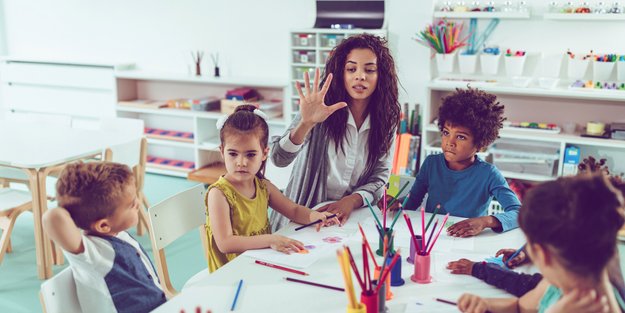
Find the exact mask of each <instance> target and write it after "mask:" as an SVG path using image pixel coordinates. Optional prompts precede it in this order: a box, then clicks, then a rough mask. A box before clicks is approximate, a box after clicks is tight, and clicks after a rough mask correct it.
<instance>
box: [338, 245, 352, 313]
mask: <svg viewBox="0 0 625 313" xmlns="http://www.w3.org/2000/svg"><path fill="white" fill-rule="evenodd" d="M336 256H337V259H338V260H339V265H340V266H341V272H342V273H343V281H344V282H345V294H346V295H347V301H349V307H350V308H355V303H353V302H352V297H351V293H350V291H349V286H348V283H347V277H348V275H349V274H348V273H347V268H346V267H345V262H344V261H343V252H341V250H337V251H336Z"/></svg>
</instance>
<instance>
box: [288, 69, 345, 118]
mask: <svg viewBox="0 0 625 313" xmlns="http://www.w3.org/2000/svg"><path fill="white" fill-rule="evenodd" d="M319 76H320V73H319V69H318V68H317V69H315V79H314V82H313V85H312V86H311V85H310V77H309V76H308V72H304V89H303V90H302V86H301V85H300V83H299V82H295V88H296V89H297V93H298V94H299V107H300V108H299V110H300V114H301V116H302V123H306V124H308V125H315V124H317V123H322V122H323V121H325V120H326V119H327V118H328V116H330V115H332V113H334V112H336V111H337V110H339V109H342V108H344V107H346V106H347V103H345V102H338V103H335V104H332V105H330V106H327V105H326V103H325V97H326V94H327V93H328V89H329V88H330V84H331V83H332V74H329V75H328V78H327V79H326V81H325V83H324V84H323V86H321V89H319Z"/></svg>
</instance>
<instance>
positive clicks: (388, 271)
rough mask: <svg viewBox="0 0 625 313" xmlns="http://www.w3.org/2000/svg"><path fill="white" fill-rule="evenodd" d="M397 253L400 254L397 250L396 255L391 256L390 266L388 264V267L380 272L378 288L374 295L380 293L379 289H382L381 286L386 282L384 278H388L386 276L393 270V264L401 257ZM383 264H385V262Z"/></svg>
mask: <svg viewBox="0 0 625 313" xmlns="http://www.w3.org/2000/svg"><path fill="white" fill-rule="evenodd" d="M399 252H400V250H399V249H398V250H397V253H395V255H394V256H393V259H392V260H391V264H389V265H388V267H387V268H386V269H384V272H381V274H380V278H379V279H378V288H377V289H376V290H375V292H376V293H377V292H379V291H380V288H381V287H382V285H383V284H384V282H385V281H386V278H387V277H388V274H389V273H390V272H391V270H392V269H393V266H395V263H397V260H398V259H399V258H400V257H401V255H400V253H399ZM387 256H388V255H387ZM384 263H386V261H385V262H384Z"/></svg>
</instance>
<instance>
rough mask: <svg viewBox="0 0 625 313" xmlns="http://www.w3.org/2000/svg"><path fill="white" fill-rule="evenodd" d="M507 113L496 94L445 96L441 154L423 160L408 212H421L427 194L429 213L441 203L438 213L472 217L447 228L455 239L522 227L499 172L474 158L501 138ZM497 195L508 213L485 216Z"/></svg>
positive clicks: (461, 92) (516, 202)
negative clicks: (420, 205)
mask: <svg viewBox="0 0 625 313" xmlns="http://www.w3.org/2000/svg"><path fill="white" fill-rule="evenodd" d="M503 111H504V106H503V105H500V104H499V102H498V101H497V97H496V96H495V95H492V94H489V93H486V92H484V91H481V90H478V89H473V88H468V89H466V90H465V89H456V92H454V93H452V94H450V95H448V96H447V97H445V98H444V99H443V103H442V105H441V107H440V109H439V112H438V116H439V117H438V127H439V128H440V130H441V141H442V144H441V147H442V149H443V153H441V154H436V155H430V156H428V157H427V158H426V159H425V161H423V164H422V165H421V169H420V170H419V173H418V174H417V177H416V180H415V182H414V185H413V186H412V189H411V190H410V198H409V200H408V203H407V204H406V208H408V209H411V210H415V209H417V207H418V206H419V204H421V202H422V201H423V197H424V196H425V194H426V193H427V194H428V199H427V203H426V206H425V209H426V212H433V211H434V208H435V207H436V206H437V205H439V204H440V206H441V207H440V209H439V211H438V213H439V214H446V213H450V214H451V215H454V216H461V217H468V219H466V220H463V221H461V222H458V223H456V224H454V225H453V226H450V227H449V228H448V229H447V232H448V234H449V235H451V236H458V237H469V236H475V235H477V234H479V233H480V232H482V230H484V229H485V228H491V229H493V230H494V231H495V232H504V231H508V230H510V229H514V228H516V227H518V222H517V215H518V213H519V208H520V206H521V203H520V201H519V199H518V198H517V196H516V195H515V194H514V192H512V190H511V189H510V187H509V186H508V183H507V182H506V180H505V179H504V177H503V176H502V175H501V173H500V172H499V170H497V168H496V167H495V166H493V165H492V164H490V163H487V162H485V161H483V160H482V159H480V158H479V157H477V156H476V153H477V152H478V151H480V150H482V149H483V148H486V147H487V146H488V145H490V144H491V143H492V142H493V141H495V139H496V138H497V136H498V134H499V129H500V128H501V127H502V126H503V124H502V122H503V121H504V120H505V118H504V117H503ZM493 196H494V197H495V198H497V200H498V201H499V203H500V204H501V205H502V207H503V209H504V213H500V214H496V215H493V216H486V211H487V209H488V206H489V204H490V202H491V200H492V199H493Z"/></svg>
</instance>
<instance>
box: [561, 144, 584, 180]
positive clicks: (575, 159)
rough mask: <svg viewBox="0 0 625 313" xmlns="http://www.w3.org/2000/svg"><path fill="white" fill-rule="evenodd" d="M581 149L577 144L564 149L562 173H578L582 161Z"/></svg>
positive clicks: (566, 174) (565, 174)
mask: <svg viewBox="0 0 625 313" xmlns="http://www.w3.org/2000/svg"><path fill="white" fill-rule="evenodd" d="M580 157H581V156H580V151H579V148H578V147H576V146H567V147H566V149H565V150H564V161H563V166H562V175H564V176H568V175H576V174H577V165H578V164H579V161H580Z"/></svg>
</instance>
